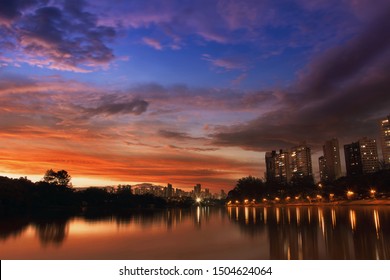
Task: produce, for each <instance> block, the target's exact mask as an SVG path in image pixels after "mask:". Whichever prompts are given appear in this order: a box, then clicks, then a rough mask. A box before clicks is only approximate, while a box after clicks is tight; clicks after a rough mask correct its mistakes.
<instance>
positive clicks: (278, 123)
mask: <svg viewBox="0 0 390 280" xmlns="http://www.w3.org/2000/svg"><path fill="white" fill-rule="evenodd" d="M382 10H383V14H382V16H381V17H378V18H377V19H376V20H374V21H372V23H371V24H370V25H368V26H367V27H366V28H365V29H364V30H362V32H360V34H358V35H357V36H356V37H354V38H352V39H351V40H349V41H348V42H346V43H345V44H344V45H341V46H338V47H335V48H333V49H330V50H329V51H327V52H326V53H324V54H323V55H322V56H321V57H320V58H318V59H314V60H313V62H312V63H311V64H310V65H309V67H308V69H309V73H308V74H306V75H305V76H304V77H303V79H301V81H300V82H299V84H298V85H296V86H295V88H294V89H293V90H295V91H293V90H292V91H290V92H288V91H284V92H281V93H279V94H277V95H278V97H279V99H280V106H279V108H278V109H274V110H271V111H269V112H268V113H265V114H263V115H261V116H259V117H258V118H256V119H254V120H252V121H249V122H246V123H242V124H240V125H232V126H223V127H218V128H217V129H216V130H215V133H214V134H212V135H210V136H211V137H213V144H215V145H223V146H239V147H242V148H243V149H248V150H258V151H267V150H271V149H279V148H289V147H291V146H292V145H295V144H298V143H300V142H302V141H307V142H308V143H309V144H311V145H314V146H317V147H319V146H320V145H322V143H323V142H324V141H325V140H327V139H330V138H332V137H338V138H341V139H344V140H345V141H353V140H357V139H359V138H360V137H363V136H369V137H374V138H376V137H377V135H378V123H377V121H378V119H380V118H382V117H384V116H386V115H388V114H389V113H390V37H389V36H388V30H390V7H389V6H387V7H386V9H385V8H384V9H382Z"/></svg>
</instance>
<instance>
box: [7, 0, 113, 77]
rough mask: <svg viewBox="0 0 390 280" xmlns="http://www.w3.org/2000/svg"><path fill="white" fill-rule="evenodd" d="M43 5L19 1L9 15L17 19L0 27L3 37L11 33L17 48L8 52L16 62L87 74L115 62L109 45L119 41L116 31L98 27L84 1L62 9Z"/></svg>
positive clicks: (73, 2) (61, 7) (68, 3)
mask: <svg viewBox="0 0 390 280" xmlns="http://www.w3.org/2000/svg"><path fill="white" fill-rule="evenodd" d="M21 2H23V5H22V4H21ZM42 3H43V4H45V3H47V1H26V2H24V1H18V2H17V4H15V5H14V6H13V7H12V9H13V10H12V11H13V12H11V11H10V12H8V14H9V18H10V17H11V15H14V16H13V17H12V20H13V21H12V22H11V23H10V26H11V27H10V28H7V27H4V26H3V27H2V28H1V27H0V33H1V34H2V35H4V34H7V33H8V36H11V38H12V39H9V40H8V42H14V44H15V46H16V47H15V48H14V49H13V50H10V49H6V52H7V53H13V57H14V60H15V61H18V62H25V63H29V64H32V65H37V66H41V67H47V68H52V69H59V70H69V71H77V72H87V71H91V70H93V69H94V68H96V67H102V66H107V65H108V64H109V63H110V61H112V60H113V59H114V54H113V51H112V50H111V49H110V48H109V47H108V46H107V45H106V42H108V41H110V40H112V39H114V38H115V37H116V31H115V29H113V28H111V27H107V26H102V25H98V23H97V18H96V17H95V16H94V15H93V14H91V13H88V12H86V11H85V10H84V8H85V5H86V4H85V2H84V1H65V2H64V3H62V4H60V5H59V6H44V5H42ZM27 4H28V5H27ZM27 6H28V7H29V9H28V10H23V9H24V8H26V7H27ZM10 30H12V31H10ZM2 47H3V50H4V45H3V46H2Z"/></svg>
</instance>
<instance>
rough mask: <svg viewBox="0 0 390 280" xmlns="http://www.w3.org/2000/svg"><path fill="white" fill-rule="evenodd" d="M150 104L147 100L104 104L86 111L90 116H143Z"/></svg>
mask: <svg viewBox="0 0 390 280" xmlns="http://www.w3.org/2000/svg"><path fill="white" fill-rule="evenodd" d="M148 105H149V103H148V102H147V101H145V100H137V99H135V100H133V101H130V102H126V103H112V104H104V105H101V106H99V107H97V108H94V109H86V111H87V112H88V113H89V114H90V115H99V114H103V115H115V114H133V115H141V114H142V113H144V112H145V111H146V109H147V108H148Z"/></svg>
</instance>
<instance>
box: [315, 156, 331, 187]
mask: <svg viewBox="0 0 390 280" xmlns="http://www.w3.org/2000/svg"><path fill="white" fill-rule="evenodd" d="M318 165H319V167H320V180H321V182H328V181H329V176H328V171H327V168H326V159H325V157H324V156H321V157H319V158H318Z"/></svg>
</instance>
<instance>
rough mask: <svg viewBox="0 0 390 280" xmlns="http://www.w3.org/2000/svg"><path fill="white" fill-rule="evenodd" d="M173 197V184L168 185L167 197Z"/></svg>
mask: <svg viewBox="0 0 390 280" xmlns="http://www.w3.org/2000/svg"><path fill="white" fill-rule="evenodd" d="M172 196H173V188H172V184H169V183H168V185H167V195H166V197H172Z"/></svg>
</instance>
